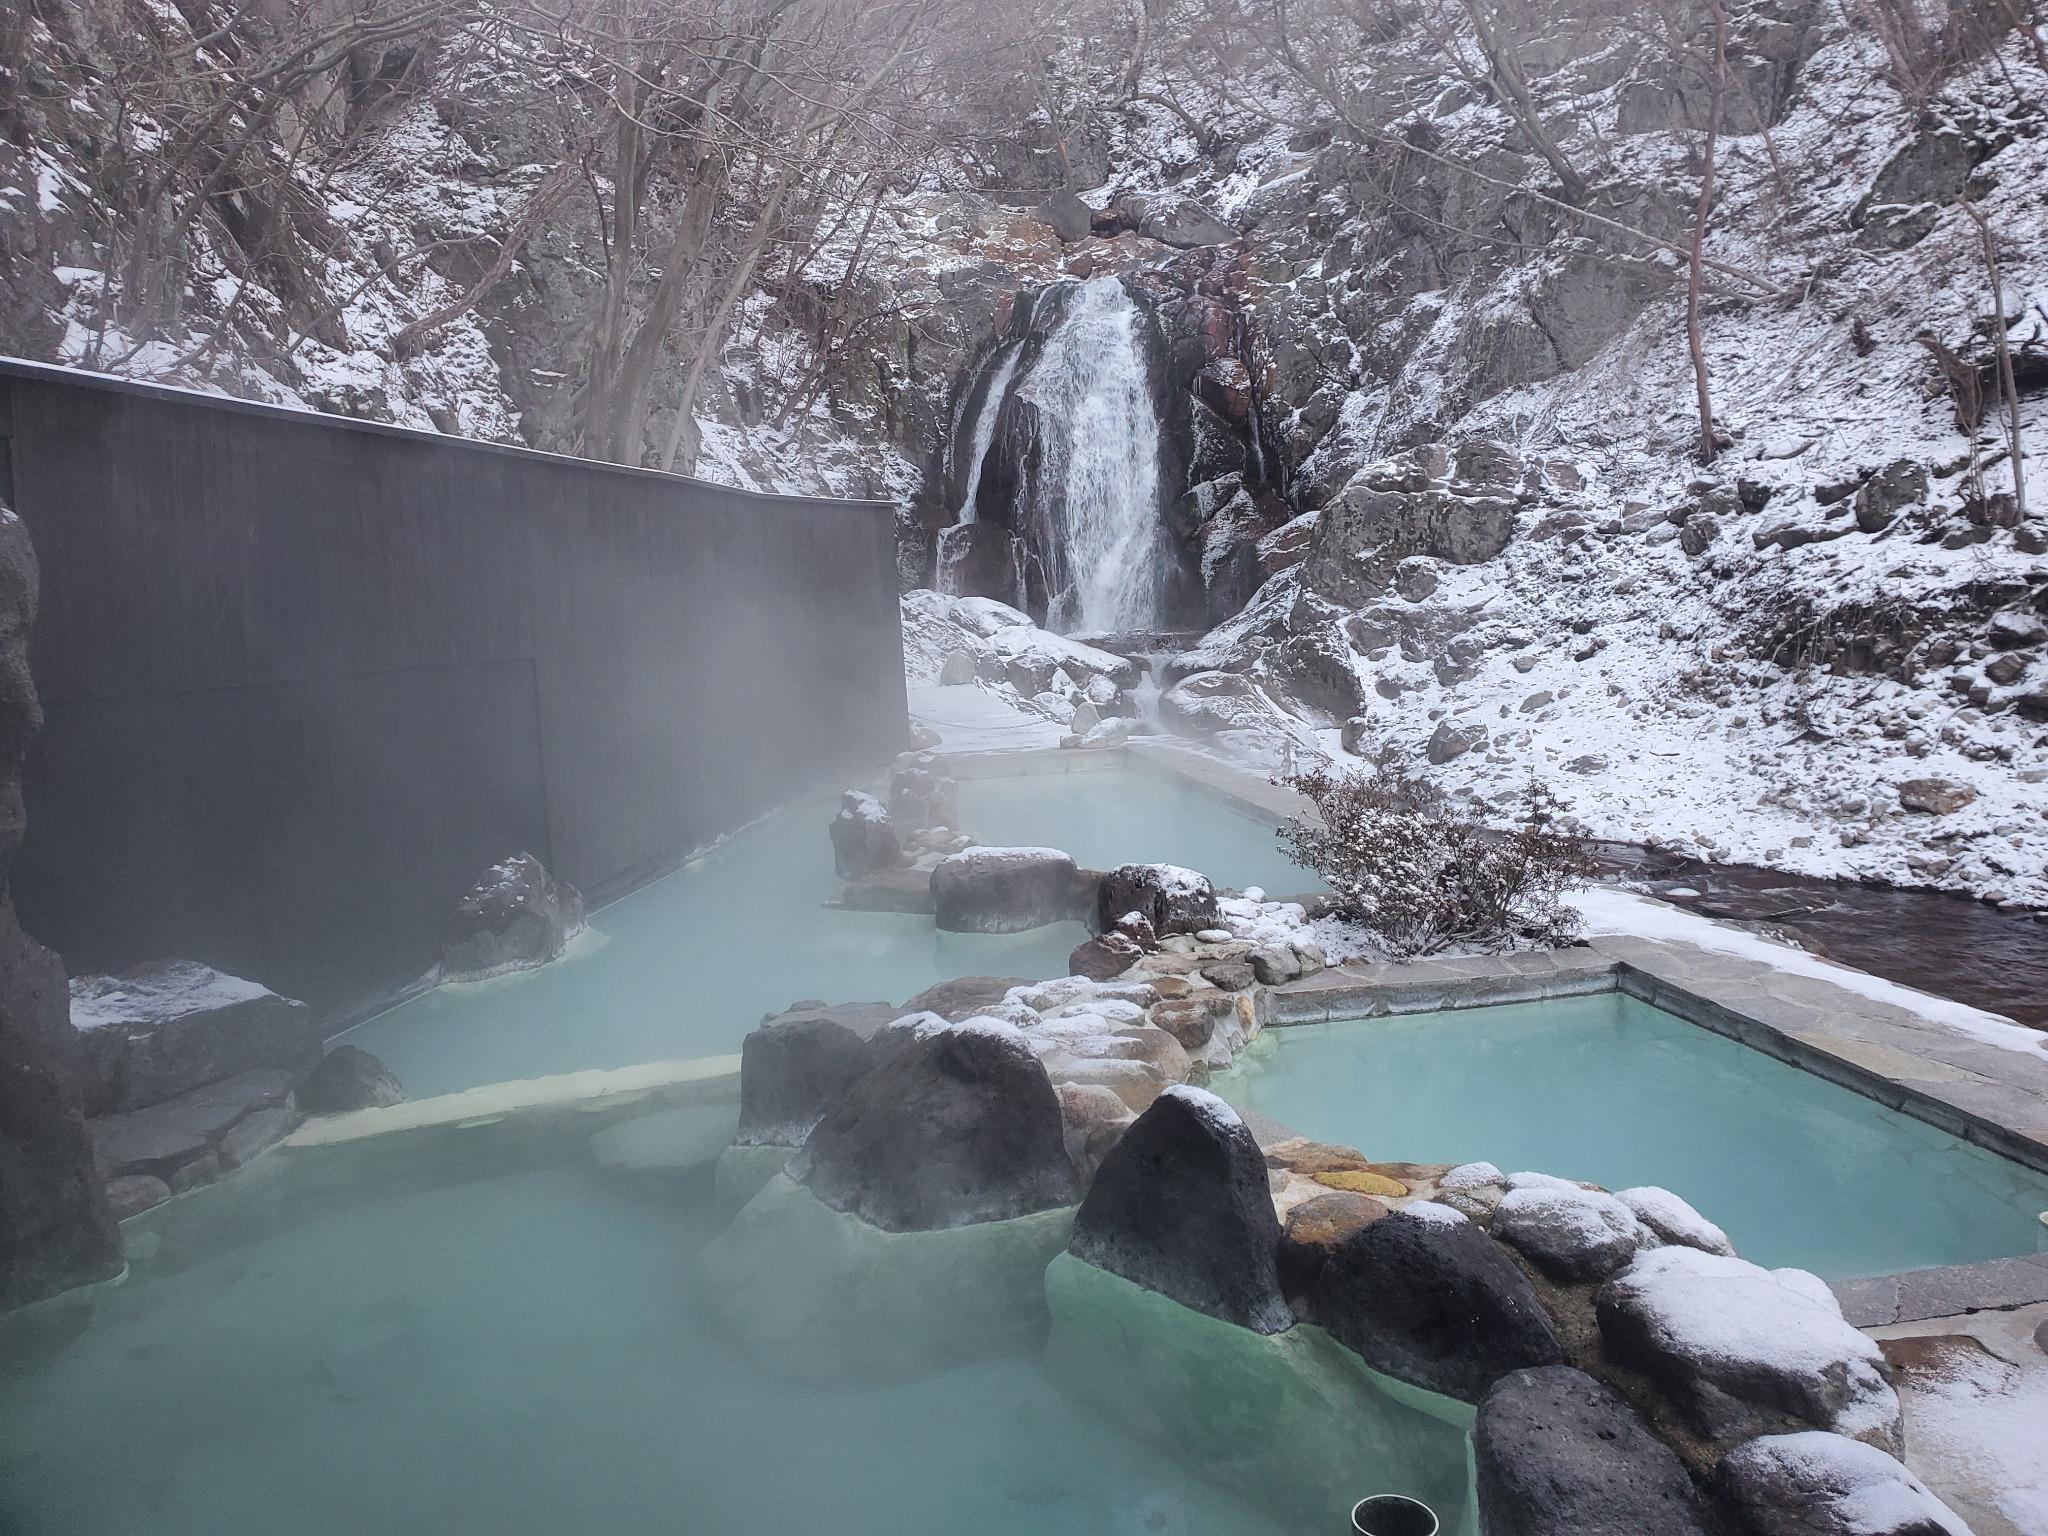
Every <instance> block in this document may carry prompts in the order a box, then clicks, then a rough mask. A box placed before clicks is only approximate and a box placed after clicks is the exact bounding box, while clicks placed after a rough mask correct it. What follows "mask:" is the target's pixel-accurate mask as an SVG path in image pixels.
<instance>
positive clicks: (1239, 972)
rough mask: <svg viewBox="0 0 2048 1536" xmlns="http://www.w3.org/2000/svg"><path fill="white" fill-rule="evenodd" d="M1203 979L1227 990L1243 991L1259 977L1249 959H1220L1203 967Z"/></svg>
mask: <svg viewBox="0 0 2048 1536" xmlns="http://www.w3.org/2000/svg"><path fill="white" fill-rule="evenodd" d="M1202 979H1203V980H1204V981H1207V982H1210V983H1212V984H1213V985H1215V986H1219V987H1221V988H1222V989H1223V990H1224V991H1226V992H1242V991H1244V990H1245V989H1246V988H1247V987H1249V986H1250V985H1251V984H1252V983H1253V982H1255V981H1257V980H1258V979H1259V978H1258V975H1257V973H1256V972H1254V971H1253V969H1252V965H1251V962H1250V961H1249V960H1218V961H1216V962H1215V963H1213V964H1211V965H1205V966H1203V967H1202Z"/></svg>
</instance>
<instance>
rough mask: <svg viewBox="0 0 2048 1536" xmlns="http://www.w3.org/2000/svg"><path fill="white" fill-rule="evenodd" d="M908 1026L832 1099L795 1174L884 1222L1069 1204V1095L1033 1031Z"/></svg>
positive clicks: (1000, 1216)
mask: <svg viewBox="0 0 2048 1536" xmlns="http://www.w3.org/2000/svg"><path fill="white" fill-rule="evenodd" d="M908 1033H909V1038H908V1039H907V1040H904V1041H903V1042H902V1043H901V1045H900V1046H899V1047H898V1048H897V1049H895V1050H893V1051H890V1052H889V1053H888V1054H887V1055H886V1056H885V1057H884V1059H883V1060H882V1061H880V1062H879V1063H877V1064H876V1065H875V1066H874V1067H872V1068H871V1069H870V1070H868V1071H867V1072H866V1073H864V1074H863V1075H862V1076H861V1077H859V1078H858V1079H856V1080H855V1082H854V1083H853V1084H852V1085H851V1086H850V1087H849V1088H848V1089H847V1090H846V1092H845V1093H843V1094H841V1095H840V1096H838V1097H837V1098H836V1099H835V1100H834V1101H833V1102H832V1103H831V1104H830V1105H829V1107H828V1108H827V1109H826V1111H825V1113H824V1116H823V1118H821V1119H820V1120H819V1121H818V1123H817V1124H816V1125H815V1126H814V1127H812V1129H811V1132H810V1136H809V1138H808V1139H807V1140H806V1141H805V1142H804V1145H803V1148H802V1150H801V1151H799V1152H798V1154H797V1156H796V1157H795V1158H794V1159H793V1160H792V1161H791V1163H790V1169H789V1171H790V1175H791V1177H792V1178H794V1179H796V1180H797V1182H799V1183H800V1184H803V1185H804V1186H806V1187H807V1188H808V1189H809V1190H810V1191H811V1193H812V1194H814V1195H816V1196H817V1197H818V1199H820V1200H822V1201H823V1202H824V1203H825V1204H826V1205H828V1206H831V1207H832V1208H833V1209H834V1210H839V1211H844V1212H846V1213H848V1214H849V1215H854V1216H858V1217H860V1218H861V1219H862V1220H863V1221H866V1222H867V1223H868V1224H869V1225H871V1226H875V1227H879V1228H881V1229H882V1230H883V1231H885V1232H910V1231H929V1230H934V1229H937V1228H944V1227H961V1226H969V1225H972V1224H975V1223H979V1222H991V1221H1006V1220H1009V1219H1011V1218H1013V1217H1019V1216H1026V1215H1029V1214H1031V1213H1033V1212H1036V1211H1045V1210H1050V1209H1052V1208H1054V1207H1056V1206H1062V1205H1068V1204H1071V1203H1072V1202H1073V1200H1074V1198H1075V1195H1076V1193H1077V1192H1076V1189H1075V1186H1074V1172H1073V1165H1072V1164H1071V1163H1070V1162H1069V1161H1068V1158H1067V1149H1066V1138H1065V1126H1064V1122H1063V1120H1062V1117H1061V1113H1060V1101H1059V1096H1058V1095H1057V1094H1056V1093H1055V1092H1054V1091H1053V1086H1052V1083H1051V1081H1050V1080H1049V1079H1048V1078H1047V1077H1046V1074H1045V1069H1044V1068H1043V1067H1041V1066H1040V1065H1039V1063H1038V1058H1037V1057H1036V1056H1034V1055H1033V1054H1032V1053H1031V1048H1030V1047H1029V1046H1028V1045H1027V1044H1026V1043H1025V1040H1024V1036H1023V1033H1022V1032H1021V1031H1020V1030H1017V1029H1016V1028H1014V1027H1012V1026H1008V1025H1002V1024H996V1023H993V1022H986V1021H979V1020H970V1021H969V1022H967V1023H966V1024H962V1025H952V1026H941V1027H938V1028H933V1029H929V1030H916V1031H912V1032H908Z"/></svg>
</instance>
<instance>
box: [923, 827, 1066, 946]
mask: <svg viewBox="0 0 2048 1536" xmlns="http://www.w3.org/2000/svg"><path fill="white" fill-rule="evenodd" d="M1081 886H1082V881H1081V875H1080V871H1079V870H1078V869H1077V868H1076V866H1075V864H1074V861H1073V859H1072V858H1070V857H1069V856H1068V855H1066V854H1064V853H1061V852H1060V851H1059V850H1058V849H1057V848H969V849H967V850H966V851H965V852H962V853H956V854H952V855H950V856H948V857H947V858H944V859H941V860H940V861H939V862H938V864H937V866H936V867H935V868H934V869H933V870H932V907H933V920H934V921H935V922H936V923H937V924H938V926H939V927H940V928H941V929H943V930H944V931H945V932H947V933H1023V932H1025V931H1026V930H1028V929H1032V928H1042V927H1044V926H1045V925H1046V924H1047V923H1058V922H1065V921H1068V920H1069V919H1072V918H1075V917H1078V916H1079V915H1080V910H1081Z"/></svg>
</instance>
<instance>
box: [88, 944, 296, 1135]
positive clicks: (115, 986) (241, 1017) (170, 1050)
mask: <svg viewBox="0 0 2048 1536" xmlns="http://www.w3.org/2000/svg"><path fill="white" fill-rule="evenodd" d="M71 1022H72V1023H73V1025H75V1026H76V1027H77V1029H78V1033H79V1041H80V1044H81V1045H82V1046H83V1047H84V1072H83V1082H84V1092H85V1109H86V1112H87V1113H88V1114H104V1113H126V1112H128V1111H130V1110H136V1109H142V1108H145V1107H147V1106H148V1105H151V1104H162V1103H164V1102H166V1101H168V1100H170V1099H174V1098H177V1097H178V1096H179V1095H181V1094H185V1093H190V1092H191V1091H192V1090H193V1089H195V1088H199V1087H202V1086H204V1085H205V1084H207V1083H213V1082H219V1081H220V1080H222V1079H223V1078H228V1077H233V1076H235V1075H236V1074H238V1073H243V1072H251V1071H255V1070H258V1069H260V1068H274V1069H276V1070H278V1071H281V1072H287V1073H290V1074H293V1075H294V1076H303V1075H304V1074H305V1073H307V1072H310V1071H311V1070H312V1069H313V1067H314V1066H315V1065H316V1064H317V1063H318V1061H319V1059H320V1028H319V1025H318V1023H317V1022H316V1021H315V1019H314V1017H313V1012H312V1010H311V1009H309V1008H308V1007H307V1006H306V1005H305V1004H304V1003H301V1002H298V1001H296V1000H294V999H292V998H289V997H279V996H278V995H277V994H276V993H275V992H273V991H271V990H270V989H269V988H268V987H265V986H260V985H258V984H257V983H256V982H253V981H245V980H243V979H242V978H241V977H239V976H229V975H226V974H225V973H223V972H221V971H216V970H214V969H213V968H212V967H211V966H205V965H201V964H199V963H198V962H197V961H194V960H155V961H151V962H149V963H148V964H146V965H138V966H134V967H132V968H131V969H129V970H127V971H125V972H123V973H122V974H121V975H119V976H80V977H77V978H75V979H74V980H73V981H72V983H71Z"/></svg>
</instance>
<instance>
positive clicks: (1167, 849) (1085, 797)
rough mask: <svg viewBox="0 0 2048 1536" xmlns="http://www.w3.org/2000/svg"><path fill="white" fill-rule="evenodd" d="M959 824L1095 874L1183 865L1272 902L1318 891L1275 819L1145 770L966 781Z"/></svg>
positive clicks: (985, 836)
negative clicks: (1059, 853)
mask: <svg viewBox="0 0 2048 1536" xmlns="http://www.w3.org/2000/svg"><path fill="white" fill-rule="evenodd" d="M960 820H961V823H962V824H963V825H964V826H966V827H967V829H968V830H969V831H971V832H973V833H974V835H975V836H976V837H978V838H980V839H981V840H982V841H983V842H985V843H1015V844H1020V845H1024V846H1034V845H1043V846H1047V847H1052V848H1064V849H1065V850H1066V851H1067V852H1068V853H1071V854H1072V855H1073V856H1074V857H1075V858H1076V859H1078V860H1080V861H1081V862H1082V863H1083V864H1085V865H1088V866H1089V867H1091V868H1094V869H1113V868H1115V867H1116V866H1117V865H1119V864H1139V863H1164V864H1180V865H1184V866H1185V867H1187V868H1189V869H1196V870H1200V871H1201V872H1202V873H1203V874H1205V875H1207V876H1208V877H1209V878H1210V879H1211V880H1214V881H1215V882H1216V883H1217V884H1219V885H1229V886H1235V887H1237V888H1238V889H1240V890H1242V889H1243V888H1244V887H1246V886H1248V885H1256V886H1260V887H1262V888H1263V889H1264V890H1265V892H1266V894H1267V895H1268V896H1270V897H1275V898H1278V897H1282V896H1296V895H1300V894H1302V893H1303V892H1306V891H1317V890H1321V889H1322V888H1323V887H1322V884H1321V882H1320V881H1318V880H1317V879H1316V878H1315V877H1314V876H1313V875H1311V874H1309V873H1308V872H1307V871H1305V870H1303V869H1302V868H1301V867H1300V866H1299V865H1297V864H1295V863H1293V862H1292V861H1290V860H1289V859H1288V857H1287V856H1286V855H1285V854H1283V853H1282V852H1281V851H1280V847H1279V844H1278V842H1277V841H1276V840H1275V838H1274V835H1273V829H1274V827H1275V826H1276V825H1277V821H1276V820H1274V819H1273V818H1267V817H1255V816H1247V815H1244V814H1243V813H1241V812H1239V811H1235V810H1233V809H1231V808H1230V807H1229V806H1228V805H1226V804H1225V803H1224V802H1222V801H1220V800H1217V799H1213V798H1211V797H1210V796H1208V795H1204V794H1201V793H1200V792H1198V791H1196V790H1192V789H1186V788H1184V787H1182V786H1181V785H1180V784H1178V783H1176V782H1174V781H1173V780H1171V779H1168V778H1166V777H1164V776H1163V775H1160V774H1154V773H1147V772H1145V771H1143V770H1141V769H1133V768H1104V769H1097V770H1094V771H1092V772H1082V773H1068V774H1041V775H1035V776H1032V777H1027V778H1012V779H970V780H965V781H963V782H962V783H961V785H960Z"/></svg>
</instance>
